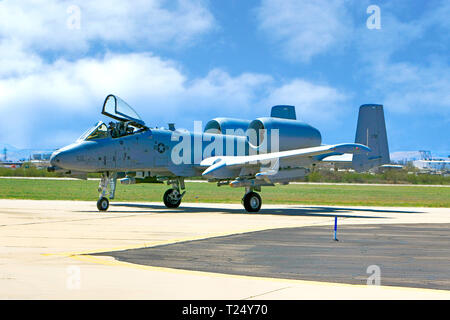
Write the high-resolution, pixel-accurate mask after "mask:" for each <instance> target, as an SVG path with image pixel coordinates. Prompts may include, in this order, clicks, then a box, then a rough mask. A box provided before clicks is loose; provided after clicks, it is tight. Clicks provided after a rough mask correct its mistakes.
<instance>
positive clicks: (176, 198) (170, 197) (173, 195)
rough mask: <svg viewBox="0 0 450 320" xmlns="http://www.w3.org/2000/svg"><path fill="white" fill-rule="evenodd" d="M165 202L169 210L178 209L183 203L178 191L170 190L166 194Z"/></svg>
mask: <svg viewBox="0 0 450 320" xmlns="http://www.w3.org/2000/svg"><path fill="white" fill-rule="evenodd" d="M163 201H164V204H165V205H166V207H167V208H178V207H179V206H180V203H181V197H180V193H179V192H178V190H176V189H169V190H167V191H166V192H164V197H163Z"/></svg>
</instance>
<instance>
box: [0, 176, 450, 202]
mask: <svg viewBox="0 0 450 320" xmlns="http://www.w3.org/2000/svg"><path fill="white" fill-rule="evenodd" d="M97 187H98V181H92V180H87V181H83V180H27V179H0V198H3V199H36V200H88V201H95V200H96V199H97V198H98V193H97ZM186 187H187V192H186V195H185V197H184V199H183V201H185V202H216V203H220V202H221V203H240V200H241V198H242V195H243V193H244V189H243V188H238V189H233V188H230V187H229V186H222V187H217V186H216V185H215V184H212V183H194V182H191V183H187V184H186ZM166 189H168V186H167V185H165V184H136V185H127V186H122V185H120V184H119V185H118V187H117V190H116V199H115V201H136V202H139V201H162V195H163V193H164V191H165V190H166ZM261 196H262V198H263V202H264V203H265V204H318V205H355V206H356V205H357V206H360V205H361V206H412V207H414V206H423V207H450V188H448V187H420V186H361V185H312V184H310V185H304V184H300V185H299V184H297V185H293V184H291V185H288V186H276V187H265V188H264V187H263V188H262V192H261Z"/></svg>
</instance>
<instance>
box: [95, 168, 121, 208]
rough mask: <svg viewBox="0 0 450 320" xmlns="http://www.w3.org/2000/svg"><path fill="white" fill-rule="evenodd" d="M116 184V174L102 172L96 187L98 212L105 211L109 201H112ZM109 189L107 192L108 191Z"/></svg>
mask: <svg viewBox="0 0 450 320" xmlns="http://www.w3.org/2000/svg"><path fill="white" fill-rule="evenodd" d="M116 182H117V174H116V173H110V172H104V173H102V178H101V179H100V184H99V185H98V192H99V198H98V201H97V209H98V210H99V211H106V210H108V208H109V200H108V195H109V199H114V194H115V192H116ZM108 187H109V190H108Z"/></svg>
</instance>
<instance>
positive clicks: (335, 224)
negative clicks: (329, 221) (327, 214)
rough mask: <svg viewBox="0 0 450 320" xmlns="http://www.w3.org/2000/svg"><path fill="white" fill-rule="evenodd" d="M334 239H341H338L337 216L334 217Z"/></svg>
mask: <svg viewBox="0 0 450 320" xmlns="http://www.w3.org/2000/svg"><path fill="white" fill-rule="evenodd" d="M334 241H339V240H338V239H337V216H335V217H334Z"/></svg>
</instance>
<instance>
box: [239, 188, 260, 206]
mask: <svg viewBox="0 0 450 320" xmlns="http://www.w3.org/2000/svg"><path fill="white" fill-rule="evenodd" d="M253 190H254V188H249V187H246V188H245V195H244V197H243V198H242V204H243V205H244V208H245V210H247V212H258V211H259V209H261V204H262V200H261V197H260V195H259V194H258V193H256V192H254V191H253ZM257 191H261V189H259V190H257Z"/></svg>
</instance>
